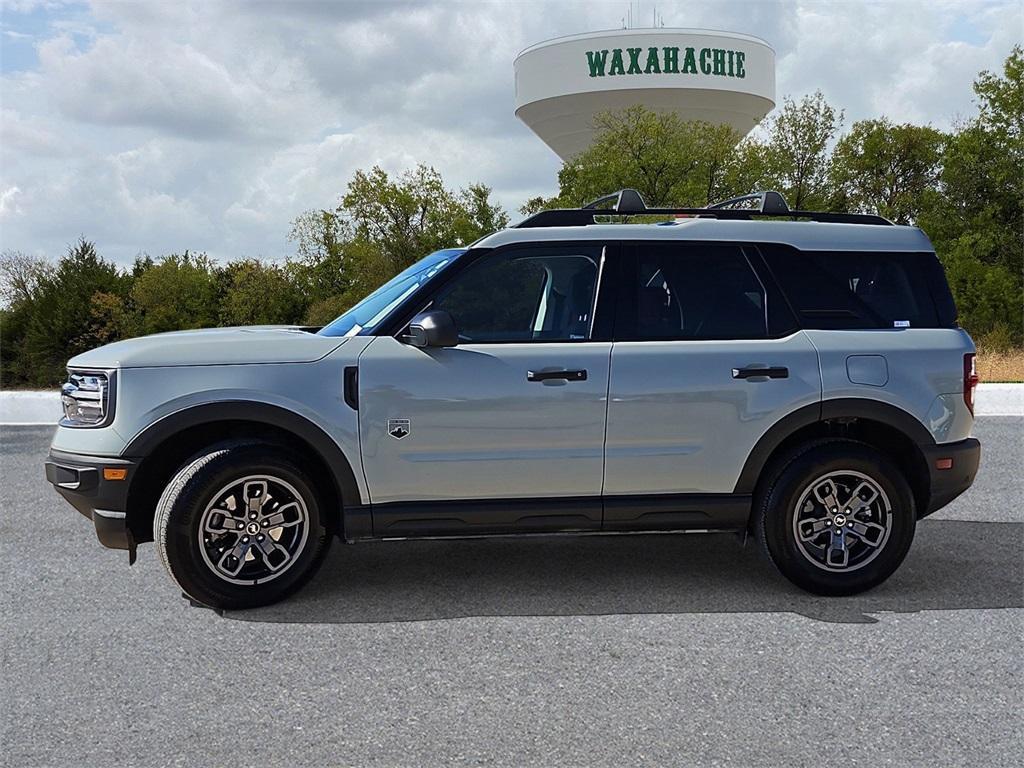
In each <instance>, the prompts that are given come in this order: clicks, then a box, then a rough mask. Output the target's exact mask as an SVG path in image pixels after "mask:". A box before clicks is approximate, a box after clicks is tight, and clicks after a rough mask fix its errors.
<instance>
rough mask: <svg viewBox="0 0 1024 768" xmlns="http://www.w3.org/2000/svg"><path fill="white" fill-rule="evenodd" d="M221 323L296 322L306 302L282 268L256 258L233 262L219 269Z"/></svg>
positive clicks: (279, 323) (300, 318) (269, 323)
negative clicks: (221, 291)
mask: <svg viewBox="0 0 1024 768" xmlns="http://www.w3.org/2000/svg"><path fill="white" fill-rule="evenodd" d="M219 276H220V278H221V281H222V284H223V298H222V299H221V304H220V321H221V324H223V325H285V324H293V323H300V322H301V321H302V318H303V315H304V314H305V309H306V304H305V300H304V299H303V297H302V296H301V295H300V293H299V291H298V290H297V289H296V286H295V285H294V284H293V283H292V281H291V280H290V279H289V276H288V273H287V271H286V270H285V269H283V268H281V267H279V266H277V265H275V264H264V263H262V262H260V261H257V260H256V259H244V260H242V261H233V262H231V263H230V264H228V265H227V266H226V267H224V268H223V269H222V270H221V271H220V275H219Z"/></svg>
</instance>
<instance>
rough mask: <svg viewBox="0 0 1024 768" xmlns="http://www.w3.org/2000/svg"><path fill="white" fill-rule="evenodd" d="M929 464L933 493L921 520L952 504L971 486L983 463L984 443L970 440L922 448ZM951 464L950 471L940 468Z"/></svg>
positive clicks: (971, 438) (973, 439)
mask: <svg viewBox="0 0 1024 768" xmlns="http://www.w3.org/2000/svg"><path fill="white" fill-rule="evenodd" d="M921 450H922V452H923V453H924V458H925V461H926V462H927V463H928V475H929V481H930V486H931V488H930V490H931V493H930V494H929V501H928V507H927V509H925V511H924V513H923V514H922V515H921V517H924V516H925V515H930V514H931V513H932V512H935V511H937V510H939V509H942V508H943V507H944V506H946V505H947V504H949V502H951V501H952V500H953V499H955V498H956V497H957V496H959V495H960V494H961V493H963V492H964V491H966V490H967V489H968V488H970V487H971V484H972V483H973V482H974V478H975V476H976V475H977V474H978V465H979V464H980V463H981V443H979V442H978V441H977V440H976V439H975V438H973V437H969V438H967V439H966V440H961V441H959V442H957V443H939V444H938V445H929V446H922V447H921ZM946 464H949V468H948V469H940V468H939V467H940V466H945V465H946Z"/></svg>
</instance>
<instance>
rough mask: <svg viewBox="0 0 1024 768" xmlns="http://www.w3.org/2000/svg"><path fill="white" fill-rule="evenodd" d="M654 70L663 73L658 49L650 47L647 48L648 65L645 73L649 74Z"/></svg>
mask: <svg viewBox="0 0 1024 768" xmlns="http://www.w3.org/2000/svg"><path fill="white" fill-rule="evenodd" d="M652 72H657V73H658V74H659V75H660V74H661V62H659V61H658V49H657V48H648V49H647V66H646V67H644V74H645V75H649V74H651V73H652Z"/></svg>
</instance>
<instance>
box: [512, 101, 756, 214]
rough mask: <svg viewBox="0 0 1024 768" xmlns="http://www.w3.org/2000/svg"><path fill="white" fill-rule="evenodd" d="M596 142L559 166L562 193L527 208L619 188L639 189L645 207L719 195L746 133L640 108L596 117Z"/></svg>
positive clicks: (691, 203)
mask: <svg viewBox="0 0 1024 768" xmlns="http://www.w3.org/2000/svg"><path fill="white" fill-rule="evenodd" d="M595 127H596V128H597V129H598V135H597V138H596V139H595V141H594V143H593V144H592V145H591V146H590V148H588V149H587V150H585V151H584V152H583V153H581V154H580V155H578V156H577V157H575V158H573V159H572V160H569V161H568V162H566V163H565V164H564V165H563V166H562V168H561V170H560V171H559V172H558V189H559V192H558V195H557V196H556V197H553V198H550V199H544V198H534V199H533V200H529V201H527V202H526V204H525V205H524V206H523V208H522V209H521V210H522V212H523V213H526V214H529V213H535V212H537V211H538V210H542V209H544V208H560V207H565V208H574V207H578V206H580V205H583V204H585V203H587V202H589V201H591V200H594V199H596V198H598V197H601V196H603V195H606V194H609V193H610V192H614V191H616V190H619V189H624V188H631V189H635V190H637V191H638V192H639V193H640V194H641V196H643V198H644V201H645V202H646V203H647V205H649V206H651V207H658V206H679V207H698V206H703V205H706V204H707V203H709V202H714V201H716V200H718V199H721V196H722V195H725V194H727V192H728V191H731V190H729V173H730V168H731V166H732V164H733V162H734V160H733V158H734V155H735V146H736V144H737V142H738V141H739V140H740V135H739V134H738V133H737V132H736V131H735V130H733V129H732V128H731V127H729V126H727V125H712V124H710V123H705V122H701V121H684V120H681V119H680V118H679V116H678V115H677V114H675V113H672V112H654V111H651V110H649V109H646V108H644V107H641V106H635V107H630V108H628V109H625V110H622V111H620V112H605V113H602V114H599V115H598V116H597V117H596V118H595Z"/></svg>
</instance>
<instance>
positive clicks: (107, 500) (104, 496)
mask: <svg viewBox="0 0 1024 768" xmlns="http://www.w3.org/2000/svg"><path fill="white" fill-rule="evenodd" d="M104 469H120V470H126V473H127V474H126V476H125V478H124V479H123V480H107V479H105V478H104V476H103V470H104ZM134 472H135V463H134V462H132V461H129V460H127V459H114V458H108V457H105V456H82V455H80V454H76V453H64V452H62V451H55V450H51V451H50V455H49V456H48V457H47V459H46V479H47V480H49V481H50V483H52V484H53V487H54V490H56V491H57V493H59V494H60V495H61V496H63V497H64V498H65V499H66V500H67V501H68V503H69V504H71V506H73V507H74V508H75V509H77V510H78V511H79V512H81V513H82V514H83V515H85V516H86V517H87V518H89V519H90V520H92V522H93V526H94V527H95V528H96V538H98V539H99V540H100V543H101V544H102V545H103V546H105V547H110V548H112V549H127V550H128V551H129V552H134V551H135V541H134V539H133V538H132V534H131V531H130V530H129V529H128V523H127V510H128V505H127V502H128V487H129V484H130V483H131V480H132V475H133V474H134Z"/></svg>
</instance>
